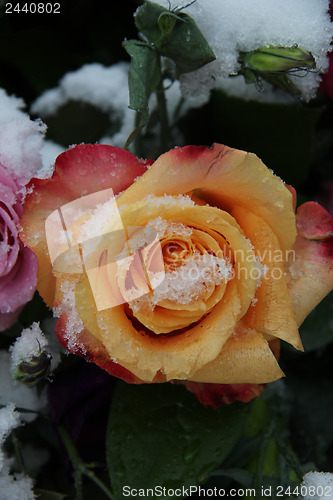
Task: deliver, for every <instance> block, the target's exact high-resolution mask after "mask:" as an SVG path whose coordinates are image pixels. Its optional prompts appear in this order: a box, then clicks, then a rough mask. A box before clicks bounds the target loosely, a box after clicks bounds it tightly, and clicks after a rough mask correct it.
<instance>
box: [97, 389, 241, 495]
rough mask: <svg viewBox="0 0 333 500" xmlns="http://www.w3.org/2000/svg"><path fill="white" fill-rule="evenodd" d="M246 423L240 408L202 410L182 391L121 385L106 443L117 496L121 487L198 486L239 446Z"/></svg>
mask: <svg viewBox="0 0 333 500" xmlns="http://www.w3.org/2000/svg"><path fill="white" fill-rule="evenodd" d="M244 419H245V414H244V406H243V405H241V404H233V405H230V406H224V407H221V408H219V409H218V410H212V409H211V408H205V407H204V406H203V405H201V404H200V403H199V402H198V401H197V400H196V399H195V398H194V396H193V395H191V394H190V393H188V392H187V391H186V390H185V389H184V388H183V387H179V386H175V385H171V384H156V385H143V386H133V385H126V384H124V383H119V384H118V385H117V388H116V391H115V394H114V397H113V403H112V406H111V412H110V417H109V424H108V431H107V442H106V446H107V463H108V469H109V474H110V480H111V484H112V488H113V491H114V493H115V496H116V498H117V499H121V498H124V496H123V494H122V492H123V486H124V485H128V486H129V487H130V488H136V489H141V488H154V487H155V486H162V487H165V488H182V487H183V486H184V487H185V488H186V487H189V486H190V485H197V484H200V483H202V481H204V480H205V478H206V477H207V475H208V474H210V473H211V472H212V471H213V470H215V469H216V468H217V467H218V466H219V465H220V464H221V462H222V461H223V460H224V459H225V458H226V457H227V455H228V454H229V453H230V451H231V450H232V449H233V447H234V446H235V444H236V443H237V441H238V439H239V437H240V434H241V431H242V426H243V422H244ZM152 498H154V497H152ZM163 498H165V496H163Z"/></svg>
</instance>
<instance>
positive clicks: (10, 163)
mask: <svg viewBox="0 0 333 500" xmlns="http://www.w3.org/2000/svg"><path fill="white" fill-rule="evenodd" d="M23 107H24V102H23V100H22V99H19V98H17V97H14V96H8V95H7V93H6V92H5V90H3V89H0V109H1V114H0V164H1V165H2V166H4V167H5V168H6V169H7V170H8V172H9V173H10V174H11V175H12V176H13V178H15V179H18V180H19V182H20V184H22V185H24V184H26V183H27V182H28V181H29V180H30V179H31V178H32V177H38V172H39V170H40V169H41V168H42V159H41V154H40V149H41V147H42V144H43V134H44V133H45V131H46V125H45V124H44V123H42V122H41V120H36V121H31V120H30V118H29V116H28V115H27V114H26V113H24V112H23V111H22V108H23Z"/></svg>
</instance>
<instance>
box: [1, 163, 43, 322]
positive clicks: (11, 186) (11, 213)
mask: <svg viewBox="0 0 333 500" xmlns="http://www.w3.org/2000/svg"><path fill="white" fill-rule="evenodd" d="M21 188H22V186H20V185H19V184H18V182H17V181H14V180H13V178H12V177H11V176H10V175H9V174H8V173H7V171H6V169H5V168H4V167H3V166H2V165H1V164H0V331H3V330H5V329H6V328H8V327H10V326H11V325H12V324H13V323H15V321H16V320H17V318H18V315H19V314H20V312H21V310H22V309H23V306H24V304H25V303H26V302H28V301H29V300H31V299H32V297H33V294H34V291H35V287H36V281H37V278H36V272H37V259H36V256H35V255H34V254H33V252H32V251H31V250H29V248H27V247H25V246H24V245H23V243H22V241H21V240H20V238H19V235H18V222H19V219H20V216H21V215H22V201H23V200H22V194H21V193H20V189H21Z"/></svg>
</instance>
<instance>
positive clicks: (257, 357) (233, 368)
mask: <svg viewBox="0 0 333 500" xmlns="http://www.w3.org/2000/svg"><path fill="white" fill-rule="evenodd" d="M281 377H283V372H282V370H281V368H280V367H279V365H278V363H277V361H276V358H275V356H274V354H273V352H272V350H271V349H270V347H269V343H268V342H267V341H266V340H265V339H264V338H263V337H262V335H261V334H260V333H259V332H256V331H255V330H254V329H251V328H247V327H245V326H244V325H243V324H242V323H241V322H239V324H238V325H237V330H236V335H233V336H232V337H230V338H229V340H228V342H227V343H226V344H225V345H224V347H223V349H222V351H221V352H220V354H219V355H218V356H217V357H216V358H215V359H214V360H213V361H211V362H210V363H208V364H207V365H206V366H204V367H203V368H201V369H200V370H198V371H197V372H196V373H195V374H194V375H193V376H191V377H189V380H192V381H194V382H209V383H221V384H243V383H246V384H263V383H268V382H273V381H274V380H278V379H279V378H281Z"/></svg>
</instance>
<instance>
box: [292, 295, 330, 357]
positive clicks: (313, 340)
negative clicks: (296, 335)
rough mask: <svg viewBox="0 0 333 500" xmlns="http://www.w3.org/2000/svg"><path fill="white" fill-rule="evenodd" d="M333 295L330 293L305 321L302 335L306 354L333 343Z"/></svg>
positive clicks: (301, 331) (301, 330) (301, 329)
mask: <svg viewBox="0 0 333 500" xmlns="http://www.w3.org/2000/svg"><path fill="white" fill-rule="evenodd" d="M332 318H333V293H330V294H329V295H328V296H327V297H325V299H324V300H322V301H321V302H320V304H318V306H317V307H316V308H315V309H314V310H313V311H312V312H311V314H310V315H309V316H308V317H307V318H306V319H305V321H304V322H303V324H302V326H301V328H300V334H301V339H302V342H303V346H304V350H305V352H310V351H313V350H314V349H320V348H321V347H325V346H326V345H327V344H330V343H332V342H333V321H332Z"/></svg>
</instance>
